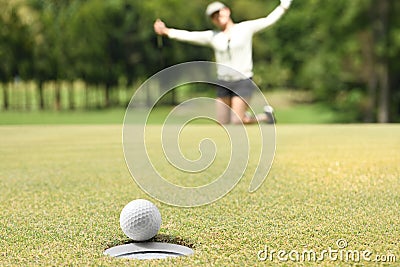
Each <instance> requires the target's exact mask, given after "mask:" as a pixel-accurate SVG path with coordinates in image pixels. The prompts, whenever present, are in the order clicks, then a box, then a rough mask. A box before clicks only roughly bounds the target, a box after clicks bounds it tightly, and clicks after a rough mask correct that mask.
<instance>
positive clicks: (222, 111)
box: [217, 97, 231, 124]
mask: <svg viewBox="0 0 400 267" xmlns="http://www.w3.org/2000/svg"><path fill="white" fill-rule="evenodd" d="M230 106H231V98H230V97H217V119H218V122H219V123H221V124H228V123H230V121H231V109H230Z"/></svg>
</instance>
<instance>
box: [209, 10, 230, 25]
mask: <svg viewBox="0 0 400 267" xmlns="http://www.w3.org/2000/svg"><path fill="white" fill-rule="evenodd" d="M230 15H231V12H230V10H229V8H227V7H224V8H222V9H220V10H219V11H217V12H214V13H213V14H212V15H211V20H212V22H213V24H214V25H215V26H217V27H218V28H221V29H223V28H224V27H225V26H226V25H227V24H228V22H229V18H230Z"/></svg>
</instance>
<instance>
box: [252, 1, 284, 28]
mask: <svg viewBox="0 0 400 267" xmlns="http://www.w3.org/2000/svg"><path fill="white" fill-rule="evenodd" d="M291 3H292V0H281V3H280V5H279V6H277V7H276V8H275V9H274V10H273V11H272V12H271V13H269V15H268V16H267V17H265V18H260V19H255V20H252V21H249V23H250V24H252V30H253V32H258V31H260V30H263V29H265V28H267V27H269V26H271V25H272V24H274V23H275V22H277V21H278V20H279V19H280V18H281V17H282V16H283V14H285V12H286V11H287V10H288V9H289V7H290V5H291Z"/></svg>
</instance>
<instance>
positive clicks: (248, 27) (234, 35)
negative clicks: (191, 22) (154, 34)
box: [168, 6, 285, 81]
mask: <svg viewBox="0 0 400 267" xmlns="http://www.w3.org/2000/svg"><path fill="white" fill-rule="evenodd" d="M284 13H285V9H284V8H283V7H281V6H278V7H277V8H275V9H274V10H273V11H272V12H271V13H270V14H269V15H268V16H267V17H264V18H260V19H255V20H248V21H244V22H240V23H237V24H234V26H233V27H232V28H231V29H230V31H229V35H228V34H227V33H224V32H223V31H215V30H207V31H186V30H178V29H170V30H169V33H168V37H169V38H171V39H176V40H179V41H184V42H189V43H193V44H197V45H204V46H210V47H212V48H213V49H214V53H215V60H216V63H218V64H221V65H224V66H227V67H229V68H224V67H221V66H217V76H218V79H220V80H224V81H236V80H240V79H243V75H244V76H245V77H246V78H250V77H252V76H253V52H252V45H253V44H252V39H253V35H254V34H255V33H257V32H258V31H261V30H263V29H265V28H267V27H269V26H271V25H272V24H274V23H275V22H277V21H278V20H279V19H280V18H281V17H282V15H283V14H284ZM230 68H232V69H234V70H235V71H230ZM237 72H239V73H241V74H242V75H238V73H237Z"/></svg>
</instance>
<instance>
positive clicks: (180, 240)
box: [107, 234, 195, 249]
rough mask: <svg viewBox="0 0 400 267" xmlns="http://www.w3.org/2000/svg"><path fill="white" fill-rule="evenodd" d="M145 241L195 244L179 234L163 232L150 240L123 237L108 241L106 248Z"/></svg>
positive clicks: (190, 246)
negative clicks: (119, 239) (122, 238)
mask: <svg viewBox="0 0 400 267" xmlns="http://www.w3.org/2000/svg"><path fill="white" fill-rule="evenodd" d="M146 242H161V243H169V244H176V245H181V246H186V247H189V248H195V244H194V242H192V241H191V240H189V239H186V238H182V237H180V236H172V235H165V234H158V235H156V236H155V237H153V238H152V239H150V240H146V241H139V242H138V241H133V240H131V239H125V240H122V241H117V240H115V241H113V242H112V243H110V244H109V245H108V246H107V249H108V248H112V247H115V246H119V245H126V244H131V243H135V244H136V243H146Z"/></svg>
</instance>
